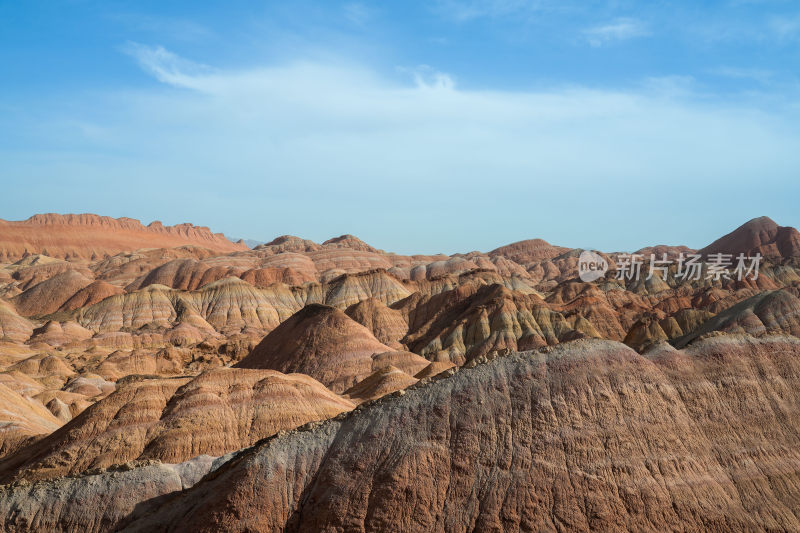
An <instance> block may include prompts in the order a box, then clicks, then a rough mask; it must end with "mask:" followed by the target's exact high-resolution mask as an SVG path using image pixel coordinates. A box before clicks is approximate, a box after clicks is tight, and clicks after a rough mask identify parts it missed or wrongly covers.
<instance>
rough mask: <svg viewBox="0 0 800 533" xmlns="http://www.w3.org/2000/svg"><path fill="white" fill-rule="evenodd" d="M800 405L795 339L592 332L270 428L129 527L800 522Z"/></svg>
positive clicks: (732, 526) (762, 526) (789, 526)
mask: <svg viewBox="0 0 800 533" xmlns="http://www.w3.org/2000/svg"><path fill="white" fill-rule="evenodd" d="M798 413H800V342H798V341H797V340H796V339H790V338H787V337H783V338H770V339H763V340H755V339H752V338H748V337H742V336H734V337H721V338H716V339H709V340H706V341H702V342H700V343H698V344H697V345H695V346H693V347H692V348H690V349H687V350H686V351H684V352H677V351H675V350H672V349H670V348H668V347H666V348H664V349H663V350H662V351H660V352H658V353H654V354H652V355H651V356H649V357H643V356H640V355H638V354H637V353H636V352H634V351H633V350H631V349H630V348H627V347H625V346H623V345H621V344H619V343H614V342H609V341H578V342H576V343H569V344H564V345H562V346H559V347H556V348H555V349H553V350H552V351H550V352H549V353H533V354H530V353H529V354H519V355H512V356H508V357H500V358H498V359H496V360H495V361H492V362H490V363H488V364H486V365H479V366H478V367H476V368H474V369H467V370H462V371H459V372H458V373H456V374H455V376H453V377H451V378H448V379H443V380H440V381H437V382H436V383H434V384H432V385H428V386H423V387H420V388H416V389H413V390H411V391H408V392H407V393H406V394H405V395H403V396H402V397H401V398H392V399H389V400H380V401H378V402H377V403H376V404H372V405H370V406H368V407H365V408H362V411H361V412H359V413H353V414H352V415H349V416H345V417H341V418H340V419H337V420H331V421H328V422H326V423H323V424H322V425H321V426H320V427H317V428H315V429H312V430H311V431H298V432H293V433H290V434H288V435H285V436H283V437H278V438H275V439H273V440H270V441H268V442H265V443H263V444H261V445H258V446H256V447H255V448H254V449H251V450H248V451H246V452H244V453H243V454H242V455H241V456H239V457H237V458H236V459H234V460H232V461H230V462H229V463H228V464H227V465H225V466H223V467H222V468H221V469H220V470H219V471H217V472H216V473H215V475H213V476H209V477H208V478H206V479H204V480H203V481H201V482H200V483H199V484H198V485H196V486H195V487H193V488H192V489H190V490H188V491H185V492H183V493H182V494H180V495H178V496H177V497H176V498H170V499H167V500H166V501H165V502H154V504H153V506H151V507H149V508H148V506H142V507H141V508H140V509H139V513H138V516H139V517H140V518H141V520H140V521H136V522H134V523H133V525H132V526H131V528H130V530H132V531H151V530H153V528H158V529H163V530H167V531H176V530H178V529H183V530H192V531H287V530H288V531H464V532H466V531H592V530H594V531H669V530H680V531H764V530H767V531H797V530H798V529H800V518H798V515H797V502H798V501H800V451H799V450H800V436H798V435H799V434H798V429H800V417H798ZM162 503H163V506H162V505H161V504H162ZM153 507H160V509H159V511H157V512H155V513H153Z"/></svg>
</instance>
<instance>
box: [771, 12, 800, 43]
mask: <svg viewBox="0 0 800 533" xmlns="http://www.w3.org/2000/svg"><path fill="white" fill-rule="evenodd" d="M767 26H768V28H769V30H770V31H771V32H772V33H773V34H774V35H775V37H777V38H778V39H779V40H780V41H794V40H797V39H798V38H800V13H794V14H790V15H774V16H771V17H769V19H768V21H767Z"/></svg>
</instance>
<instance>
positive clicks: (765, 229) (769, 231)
mask: <svg viewBox="0 0 800 533" xmlns="http://www.w3.org/2000/svg"><path fill="white" fill-rule="evenodd" d="M700 253H701V254H704V255H705V254H713V253H728V254H739V253H744V254H749V255H753V254H756V253H760V254H761V255H762V256H764V257H797V256H800V232H798V231H797V230H796V229H794V228H792V227H786V226H778V225H777V224H776V223H775V221H773V220H772V219H771V218H769V217H759V218H754V219H753V220H751V221H749V222H747V223H745V224H743V225H742V226H739V227H738V228H737V229H735V230H733V231H732V232H730V233H728V234H727V235H725V236H724V237H720V238H719V239H717V240H716V241H714V242H713V243H711V244H709V245H708V246H706V247H705V248H703V249H702V250H700Z"/></svg>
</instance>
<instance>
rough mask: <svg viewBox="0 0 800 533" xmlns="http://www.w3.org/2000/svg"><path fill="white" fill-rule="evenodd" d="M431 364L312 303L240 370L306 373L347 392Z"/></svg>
mask: <svg viewBox="0 0 800 533" xmlns="http://www.w3.org/2000/svg"><path fill="white" fill-rule="evenodd" d="M378 354H387V355H385V356H381V357H376V356H377V355H378ZM427 364H428V361H426V360H425V359H423V358H422V357H420V356H418V355H415V354H413V353H409V352H394V351H393V350H392V349H391V348H390V347H389V346H387V345H385V344H383V343H381V342H380V341H378V339H376V338H375V336H374V335H373V334H372V333H371V332H370V331H369V330H368V329H367V328H365V327H364V326H362V325H361V324H359V323H358V322H356V321H355V320H353V319H352V318H350V317H348V316H347V315H346V314H344V313H343V312H342V311H340V310H338V309H336V308H333V307H329V306H327V305H320V304H311V305H307V306H306V307H304V308H303V309H301V310H300V311H298V312H297V313H295V314H294V315H292V316H291V317H290V318H289V319H287V320H286V321H284V322H283V323H282V324H281V325H280V326H278V327H277V328H275V329H274V330H273V331H272V332H270V334H269V335H267V336H266V337H264V340H262V341H261V343H259V345H258V346H256V347H255V349H254V350H253V351H252V353H250V355H248V356H247V357H245V358H244V359H242V361H240V362H239V363H238V364H237V365H236V366H237V367H240V368H269V369H272V370H278V371H280V372H285V373H288V372H300V373H302V374H307V375H309V376H311V377H313V378H314V379H317V380H319V381H320V382H322V384H323V385H325V386H327V387H330V389H331V390H333V391H334V392H342V391H344V390H345V389H347V388H349V387H351V386H352V385H354V384H355V383H357V382H358V381H360V380H362V379H364V378H366V377H367V376H369V375H370V374H371V373H372V372H374V371H375V370H378V369H380V368H381V367H384V366H388V365H394V366H397V367H399V368H401V369H402V370H404V371H408V372H409V373H410V374H412V375H413V374H415V373H416V372H419V371H420V370H422V369H423V368H424V367H425V366H427Z"/></svg>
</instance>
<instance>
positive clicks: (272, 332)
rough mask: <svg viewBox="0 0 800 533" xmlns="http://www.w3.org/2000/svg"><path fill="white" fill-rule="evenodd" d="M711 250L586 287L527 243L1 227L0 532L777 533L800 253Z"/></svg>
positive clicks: (783, 246) (682, 253) (796, 474)
mask: <svg viewBox="0 0 800 533" xmlns="http://www.w3.org/2000/svg"><path fill="white" fill-rule="evenodd" d="M731 229H732V230H733V231H731V233H729V234H727V235H724V236H721V237H720V238H719V239H718V240H716V241H715V242H712V243H708V245H707V246H705V247H704V248H702V249H700V250H692V249H689V248H687V247H685V246H666V245H662V244H659V243H652V246H649V247H647V248H644V249H642V250H639V251H638V252H636V253H638V254H640V255H641V257H642V258H643V265H642V267H641V275H639V276H633V275H630V276H629V275H625V274H624V272H625V268H626V267H625V266H624V265H623V262H624V260H625V259H624V258H626V257H629V256H628V255H627V254H623V253H622V252H616V251H602V252H599V256H600V257H602V258H603V259H604V260H605V261H606V263H607V265H608V271H607V272H606V273H605V275H601V276H600V277H599V279H597V280H596V281H592V282H585V281H582V280H581V278H580V277H579V270H580V265H579V261H581V259H580V258H581V253H582V250H577V249H570V248H565V247H560V246H556V245H552V244H550V243H548V242H547V241H545V240H542V239H541V238H534V239H531V240H526V241H521V242H516V243H512V244H509V245H507V246H502V247H500V248H497V249H495V250H491V251H488V252H478V251H472V252H465V253H460V254H454V255H449V256H448V255H434V256H429V255H412V256H406V255H397V254H394V253H389V252H385V251H383V250H379V249H376V248H374V247H372V246H370V245H369V244H367V243H365V242H363V241H361V240H360V239H358V238H357V237H355V236H352V235H342V236H338V237H335V236H334V237H333V238H331V239H330V240H327V241H325V242H322V243H317V242H312V241H310V240H305V239H303V238H301V237H295V236H281V237H278V238H276V239H274V240H272V241H271V242H268V243H266V244H261V245H258V246H256V247H255V248H253V249H250V248H249V247H248V246H247V245H245V244H244V242H243V241H240V242H231V241H230V240H228V239H226V238H225V237H224V236H223V235H222V234H218V233H217V234H215V233H212V232H211V231H210V230H209V229H208V228H206V227H200V226H192V225H190V224H181V225H178V226H164V225H162V224H161V223H158V222H154V223H152V224H150V225H147V226H145V225H143V224H141V223H140V222H139V221H137V220H132V219H113V218H109V217H102V216H97V215H89V214H84V215H55V214H46V215H35V216H33V217H31V218H30V219H28V220H25V221H20V222H7V221H3V220H0V398H1V399H2V403H1V404H0V530H2V531H10V532H23V531H88V532H104V531H116V530H124V531H141V532H150V531H242V532H244V531H448V532H451V531H452V532H467V531H520V530H522V531H589V530H600V531H629V530H637V531H664V530H681V531H708V530H712V531H798V530H800V232H798V231H797V230H796V229H794V228H791V227H783V226H780V225H778V224H777V223H776V222H774V221H772V220H771V219H769V218H767V217H761V218H757V219H754V220H751V221H749V222H746V223H745V224H743V225H742V226H740V227H739V228H735V229H734V228H731ZM545 233H546V229H542V230H541V234H540V235H533V236H534V237H545V238H546V237H547V235H546V234H545ZM628 252H629V253H631V252H633V251H628ZM651 254H652V256H651ZM719 254H723V255H725V256H726V257H728V258H729V259H730V261H731V263H730V264H729V267H730V268H729V270H726V272H725V273H723V275H715V274H714V272H713V269H712V267H710V266H709V265H708V264H705V265H704V266H703V267H702V269H701V270H700V271H698V272H697V276H696V277H695V278H692V277H690V276H686V275H685V272H682V270H681V269H682V267H683V266H684V265H683V263H682V261H683V258H684V257H686V256H689V255H699V256H700V257H702V258H704V261H708V259H709V258H713V257H715V256H717V258H719ZM737 257H742V258H748V259H752V258H755V257H757V258H758V259H759V260H760V263H759V265H758V269H757V271H756V272H754V271H752V270H751V271H750V272H749V273H748V274H749V275H745V276H739V277H737V276H736V275H735V274H734V267H735V266H736V260H737ZM654 259H655V260H660V261H661V262H662V263H661V264H663V265H665V266H664V267H663V270H662V271H656V273H655V275H649V274H650V273H652V272H649V269H650V267H652V266H653V265H654V264H655V263H654V262H653V260H654Z"/></svg>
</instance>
